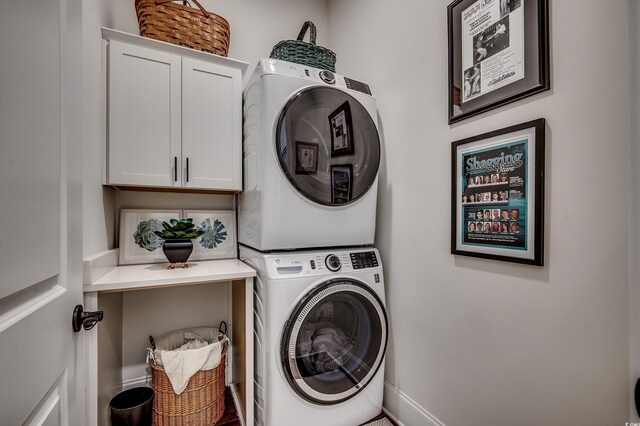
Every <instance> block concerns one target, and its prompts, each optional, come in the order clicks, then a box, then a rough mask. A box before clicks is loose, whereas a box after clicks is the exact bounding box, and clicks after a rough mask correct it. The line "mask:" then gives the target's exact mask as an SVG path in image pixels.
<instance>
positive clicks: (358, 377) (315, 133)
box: [238, 59, 388, 426]
mask: <svg viewBox="0 0 640 426" xmlns="http://www.w3.org/2000/svg"><path fill="white" fill-rule="evenodd" d="M380 156H381V150H380V140H379V137H378V129H377V111H376V102H375V99H374V98H373V97H372V96H371V91H370V89H369V87H368V86H367V85H366V84H364V83H361V82H358V81H355V80H352V79H349V78H347V77H344V76H341V75H337V74H334V73H332V72H329V71H323V70H319V69H315V68H311V67H308V66H304V65H299V64H293V63H290V62H285V61H279V60H274V59H263V60H261V61H260V62H259V63H258V66H257V67H256V70H255V72H254V74H253V75H252V77H251V79H250V81H249V83H248V84H247V87H246V88H245V91H244V189H243V192H242V193H241V194H240V196H239V199H238V234H239V238H238V239H239V242H240V258H241V259H242V260H243V261H244V262H246V263H247V264H249V265H251V266H253V267H254V268H255V269H256V270H257V272H258V274H257V279H256V284H255V287H254V324H255V327H254V339H255V356H254V359H255V378H254V388H255V389H254V395H255V419H256V424H257V425H266V426H299V425H305V426H314V425H322V426H343V425H344V426H355V425H359V424H362V423H364V422H366V421H367V420H369V419H371V418H372V417H375V416H376V415H377V414H379V413H380V410H381V408H382V394H383V380H384V355H385V351H386V346H387V337H388V336H387V335H388V327H387V316H386V312H385V303H384V300H385V296H384V277H383V272H382V265H381V262H380V255H379V253H378V251H377V250H376V249H375V248H373V247H372V244H373V242H374V236H375V216H376V201H377V183H378V168H379V164H380Z"/></svg>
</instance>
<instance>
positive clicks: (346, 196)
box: [331, 164, 353, 204]
mask: <svg viewBox="0 0 640 426" xmlns="http://www.w3.org/2000/svg"><path fill="white" fill-rule="evenodd" d="M352 188H353V166H352V165H351V164H333V165H332V166H331V203H332V204H346V203H349V202H350V201H351V192H352Z"/></svg>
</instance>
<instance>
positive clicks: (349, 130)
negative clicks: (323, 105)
mask: <svg viewBox="0 0 640 426" xmlns="http://www.w3.org/2000/svg"><path fill="white" fill-rule="evenodd" d="M329 130H330V133H331V158H334V157H340V156H342V155H352V154H353V151H354V148H353V147H354V145H353V121H352V119H351V106H350V105H349V101H344V103H342V105H340V106H339V107H338V108H336V109H335V110H334V111H333V112H332V113H331V114H329Z"/></svg>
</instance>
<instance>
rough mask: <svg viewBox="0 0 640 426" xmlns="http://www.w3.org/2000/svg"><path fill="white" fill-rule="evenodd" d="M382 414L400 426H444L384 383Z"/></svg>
mask: <svg viewBox="0 0 640 426" xmlns="http://www.w3.org/2000/svg"><path fill="white" fill-rule="evenodd" d="M382 405H383V409H384V412H385V413H386V414H387V415H388V416H389V417H390V418H391V419H392V420H393V421H395V422H396V423H398V424H399V425H400V426H446V425H445V424H444V423H443V422H441V421H440V420H438V418H437V417H436V416H434V415H433V414H431V413H429V412H428V411H427V410H425V409H424V408H422V407H421V406H420V405H418V403H417V402H415V401H414V400H413V399H411V398H409V396H408V395H407V394H405V393H404V392H402V391H400V390H399V389H398V388H396V387H395V386H394V385H392V384H391V383H389V382H387V381H385V382H384V400H383V402H382Z"/></svg>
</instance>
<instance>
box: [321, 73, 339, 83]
mask: <svg viewBox="0 0 640 426" xmlns="http://www.w3.org/2000/svg"><path fill="white" fill-rule="evenodd" d="M320 78H321V79H322V81H324V82H325V83H327V84H336V76H335V75H334V74H333V73H332V72H331V71H327V70H322V71H320Z"/></svg>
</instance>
